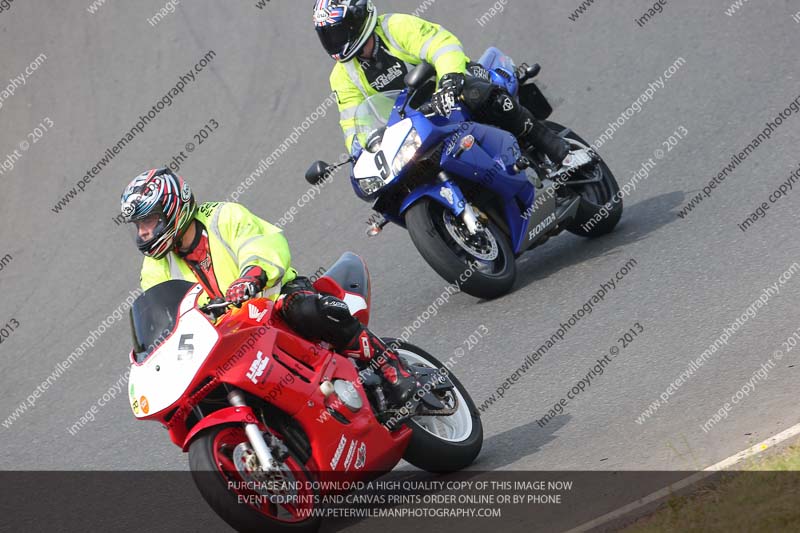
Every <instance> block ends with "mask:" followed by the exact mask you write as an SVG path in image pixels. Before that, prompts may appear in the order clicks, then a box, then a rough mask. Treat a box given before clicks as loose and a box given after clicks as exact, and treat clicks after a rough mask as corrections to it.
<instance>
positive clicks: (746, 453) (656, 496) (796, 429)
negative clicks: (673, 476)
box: [567, 424, 800, 533]
mask: <svg viewBox="0 0 800 533" xmlns="http://www.w3.org/2000/svg"><path fill="white" fill-rule="evenodd" d="M796 435H800V424H795V425H794V426H792V427H790V428H789V429H786V430H784V431H781V432H780V433H778V434H777V435H773V436H772V437H770V438H768V439H766V440H763V441H761V442H759V443H758V444H756V445H755V446H751V447H749V448H747V449H746V450H742V451H740V452H739V453H736V454H734V455H731V456H730V457H728V458H727V459H723V460H722V461H720V462H718V463H716V464H713V465H711V466H709V467H708V468H705V469H704V470H702V471H700V472H697V473H694V474H692V475H691V476H689V477H686V478H683V479H682V480H680V481H678V482H677V483H673V484H672V485H670V486H668V487H664V488H663V489H659V490H657V491H655V492H653V493H650V494H648V495H647V496H644V497H643V498H640V499H639V500H636V501H635V502H631V503H629V504H628V505H625V506H623V507H620V508H619V509H616V510H614V511H611V512H610V513H607V514H604V515H603V516H599V517H597V518H595V519H594V520H591V521H589V522H586V523H585V524H581V525H580V526H578V527H576V528H573V529H570V530H569V531H567V533H578V532H581V531H589V530H590V529H592V528H595V527H598V526H601V525H603V524H605V523H607V522H610V521H612V520H616V519H617V518H620V517H623V516H625V515H626V514H628V513H630V512H631V511H635V510H636V509H639V508H640V507H644V506H645V505H649V504H651V503H653V502H655V501H658V500H660V499H661V498H663V497H665V496H669V495H670V494H672V493H674V492H677V491H679V490H681V489H683V488H684V487H688V486H690V485H692V484H694V483H697V482H698V481H700V480H702V479H703V478H706V477H708V476H710V475H712V474H713V473H714V472H718V471H720V470H727V469H729V468H731V467H732V466H734V465H736V464H739V463H741V462H742V461H744V460H745V459H747V458H749V457H753V456H754V455H758V454H760V453H761V452H763V451H765V450H768V449H769V448H772V447H774V446H776V445H777V444H780V443H781V442H783V441H785V440H788V439H790V438H792V437H794V436H796Z"/></svg>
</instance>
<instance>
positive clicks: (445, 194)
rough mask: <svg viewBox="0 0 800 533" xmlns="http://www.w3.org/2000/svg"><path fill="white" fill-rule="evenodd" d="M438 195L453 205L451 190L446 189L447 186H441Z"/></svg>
mask: <svg viewBox="0 0 800 533" xmlns="http://www.w3.org/2000/svg"><path fill="white" fill-rule="evenodd" d="M439 195H440V196H441V197H442V198H444V199H445V200H447V202H448V203H449V204H450V205H453V191H451V190H450V189H448V188H447V187H442V188H441V189H439Z"/></svg>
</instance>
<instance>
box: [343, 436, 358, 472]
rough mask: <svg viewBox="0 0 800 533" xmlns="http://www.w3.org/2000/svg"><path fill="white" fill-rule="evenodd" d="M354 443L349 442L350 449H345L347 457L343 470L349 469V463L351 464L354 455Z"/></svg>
mask: <svg viewBox="0 0 800 533" xmlns="http://www.w3.org/2000/svg"><path fill="white" fill-rule="evenodd" d="M356 444H357V442H356V441H351V442H350V447H349V448H348V449H347V457H345V458H344V469H345V470H347V469H348V468H350V463H352V462H353V454H355V453H356Z"/></svg>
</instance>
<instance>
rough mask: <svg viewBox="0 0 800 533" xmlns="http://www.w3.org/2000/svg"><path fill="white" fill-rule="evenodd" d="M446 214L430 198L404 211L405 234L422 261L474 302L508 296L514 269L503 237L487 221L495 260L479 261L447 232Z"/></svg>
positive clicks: (479, 259) (511, 255)
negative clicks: (409, 238)
mask: <svg viewBox="0 0 800 533" xmlns="http://www.w3.org/2000/svg"><path fill="white" fill-rule="evenodd" d="M447 213H449V211H445V208H444V206H442V205H441V204H439V203H438V202H435V201H433V200H431V199H430V198H422V199H420V200H419V201H418V202H416V203H415V204H414V205H412V206H411V207H410V208H409V209H408V211H406V215H405V218H406V227H407V228H408V233H409V235H410V236H411V241H412V242H413V243H414V246H416V248H417V250H418V251H419V253H420V255H422V258H423V259H425V261H426V262H427V263H428V264H429V265H430V266H431V268H433V270H435V271H436V273H437V274H439V275H440V276H442V277H443V278H444V279H445V280H446V281H448V282H449V283H458V284H459V286H460V288H461V290H462V291H464V292H466V293H467V294H469V295H472V296H475V297H476V298H484V299H492V298H497V297H499V296H503V295H504V294H507V293H508V292H509V291H510V290H511V288H512V287H513V286H514V281H515V279H516V277H517V267H516V263H515V262H514V252H513V251H512V250H511V245H510V244H509V243H508V239H507V238H506V236H505V235H504V234H503V232H502V231H500V228H498V227H497V226H496V225H495V224H494V222H492V221H491V220H490V221H489V222H488V224H487V225H486V228H485V231H488V232H489V235H487V236H486V237H487V238H488V239H489V240H490V241H494V243H496V257H495V258H494V259H492V260H487V259H482V258H480V257H477V256H476V255H475V254H474V253H473V252H471V251H470V250H468V249H466V248H465V247H464V246H463V245H461V244H459V243H458V242H456V240H455V239H454V238H453V236H452V235H451V234H450V233H449V232H448V230H447V229H446V227H445V225H446V223H445V220H446V218H445V217H446V216H447ZM453 218H455V217H453ZM456 222H460V221H456ZM493 251H495V250H493Z"/></svg>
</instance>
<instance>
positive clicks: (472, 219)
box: [436, 170, 482, 235]
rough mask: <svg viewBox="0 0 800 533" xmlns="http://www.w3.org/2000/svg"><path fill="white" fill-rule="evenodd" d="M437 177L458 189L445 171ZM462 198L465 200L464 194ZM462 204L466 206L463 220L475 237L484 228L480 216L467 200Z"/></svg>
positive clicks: (462, 213) (462, 214)
mask: <svg viewBox="0 0 800 533" xmlns="http://www.w3.org/2000/svg"><path fill="white" fill-rule="evenodd" d="M436 177H437V178H439V181H440V182H442V183H443V184H449V185H450V187H452V188H457V187H458V186H457V185H456V184H454V183H452V181H451V180H450V177H449V176H448V175H447V173H446V172H445V171H444V170H442V171H441V172H439V174H438V175H437V176H436ZM460 196H461V197H462V198H463V193H461V194H460ZM462 203H463V204H464V209H463V210H462V211H461V215H460V217H461V220H462V221H463V222H464V226H466V228H467V231H469V233H470V235H475V234H476V233H478V232H479V231H480V230H481V228H482V226H481V223H480V221H479V220H478V215H476V214H475V209H473V208H472V204H470V203H469V202H467V199H466V198H464V199H463V200H462Z"/></svg>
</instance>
